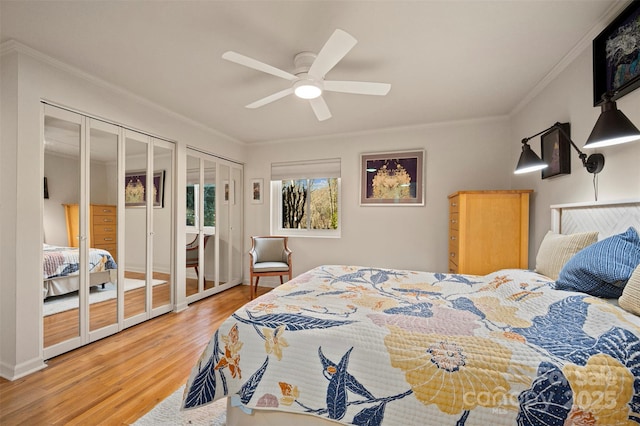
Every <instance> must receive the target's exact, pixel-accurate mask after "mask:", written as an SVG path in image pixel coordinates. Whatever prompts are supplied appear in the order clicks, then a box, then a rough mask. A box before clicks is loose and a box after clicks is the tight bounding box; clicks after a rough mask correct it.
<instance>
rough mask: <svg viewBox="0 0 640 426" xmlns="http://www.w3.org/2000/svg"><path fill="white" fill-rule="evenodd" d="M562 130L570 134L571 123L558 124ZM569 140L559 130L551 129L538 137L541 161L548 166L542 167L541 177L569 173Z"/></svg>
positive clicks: (545, 177)
mask: <svg viewBox="0 0 640 426" xmlns="http://www.w3.org/2000/svg"><path fill="white" fill-rule="evenodd" d="M560 126H561V127H562V130H564V132H565V133H566V134H567V136H569V137H570V136H571V125H570V124H569V123H562V124H560ZM570 144H571V142H570V141H569V139H568V138H567V137H565V135H563V134H562V133H561V132H560V130H558V129H553V130H549V131H548V132H547V133H545V134H543V135H542V136H541V137H540V148H541V150H542V161H544V162H545V163H547V165H548V167H546V168H544V169H542V179H547V178H550V177H554V176H560V175H568V174H571V145H570Z"/></svg>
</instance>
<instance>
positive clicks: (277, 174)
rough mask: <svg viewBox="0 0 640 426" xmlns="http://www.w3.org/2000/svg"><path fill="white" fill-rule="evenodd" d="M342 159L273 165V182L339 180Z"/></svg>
mask: <svg viewBox="0 0 640 426" xmlns="http://www.w3.org/2000/svg"><path fill="white" fill-rule="evenodd" d="M339 177H340V159H339V158H329V159H324V160H307V161H295V162H286V163H271V180H288V179H320V178H339Z"/></svg>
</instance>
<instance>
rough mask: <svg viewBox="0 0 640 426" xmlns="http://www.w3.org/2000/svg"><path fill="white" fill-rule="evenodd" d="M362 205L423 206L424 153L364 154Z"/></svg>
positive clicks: (362, 155)
mask: <svg viewBox="0 0 640 426" xmlns="http://www.w3.org/2000/svg"><path fill="white" fill-rule="evenodd" d="M360 205H362V206H424V151H422V150H416V151H400V152H379V153H366V154H361V156H360Z"/></svg>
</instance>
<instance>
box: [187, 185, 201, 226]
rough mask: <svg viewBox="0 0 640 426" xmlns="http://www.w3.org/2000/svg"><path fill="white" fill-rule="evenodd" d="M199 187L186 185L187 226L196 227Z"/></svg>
mask: <svg viewBox="0 0 640 426" xmlns="http://www.w3.org/2000/svg"><path fill="white" fill-rule="evenodd" d="M199 186H200V185H198V184H197V183H196V184H191V185H187V226H198V221H197V217H198V216H197V213H198V197H197V195H198V187H199Z"/></svg>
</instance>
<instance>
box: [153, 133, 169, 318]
mask: <svg viewBox="0 0 640 426" xmlns="http://www.w3.org/2000/svg"><path fill="white" fill-rule="evenodd" d="M153 169H154V173H153V174H154V179H153V185H154V208H153V263H152V268H153V270H152V281H151V286H152V292H151V306H152V308H154V309H155V308H158V307H160V306H166V305H169V304H171V253H172V251H171V247H172V246H173V239H172V235H173V232H172V231H173V225H172V223H173V215H172V209H171V208H170V206H171V205H172V199H171V196H172V193H171V188H173V175H172V173H173V149H171V148H170V145H165V144H164V143H162V142H161V141H157V140H154V144H153Z"/></svg>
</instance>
